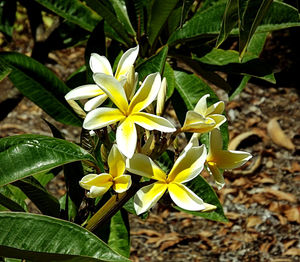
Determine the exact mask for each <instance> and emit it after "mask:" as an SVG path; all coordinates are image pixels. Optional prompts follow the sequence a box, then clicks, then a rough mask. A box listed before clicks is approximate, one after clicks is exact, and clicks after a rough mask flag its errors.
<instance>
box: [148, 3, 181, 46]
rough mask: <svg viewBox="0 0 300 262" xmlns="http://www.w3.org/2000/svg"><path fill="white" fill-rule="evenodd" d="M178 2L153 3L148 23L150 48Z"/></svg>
mask: <svg viewBox="0 0 300 262" xmlns="http://www.w3.org/2000/svg"><path fill="white" fill-rule="evenodd" d="M177 1H178V0H164V1H155V2H154V4H153V6H152V10H151V16H150V21H149V28H148V34H149V42H150V45H151V46H152V45H153V43H154V41H155V39H156V38H157V36H158V34H159V32H160V31H161V30H162V28H163V26H164V24H165V22H166V21H167V19H168V17H169V15H170V13H171V12H172V10H173V9H174V7H175V6H176V4H177Z"/></svg>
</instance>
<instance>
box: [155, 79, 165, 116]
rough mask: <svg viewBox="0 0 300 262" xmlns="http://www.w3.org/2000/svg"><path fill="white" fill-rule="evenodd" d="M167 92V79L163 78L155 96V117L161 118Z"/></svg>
mask: <svg viewBox="0 0 300 262" xmlns="http://www.w3.org/2000/svg"><path fill="white" fill-rule="evenodd" d="M166 92H167V79H166V78H165V77H164V78H163V80H162V82H161V85H160V89H159V92H158V95H157V105H156V115H158V116H161V115H162V113H163V111H164V106H165V99H166Z"/></svg>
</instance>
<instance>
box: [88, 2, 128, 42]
mask: <svg viewBox="0 0 300 262" xmlns="http://www.w3.org/2000/svg"><path fill="white" fill-rule="evenodd" d="M86 3H87V5H88V6H89V7H91V8H92V9H93V10H95V11H96V12H97V13H98V14H99V15H101V16H102V17H103V18H104V19H105V22H106V23H107V24H108V25H109V26H110V27H111V28H113V29H114V30H115V32H116V33H117V34H118V36H119V37H120V38H121V39H122V40H123V41H124V42H125V43H126V45H127V46H131V45H132V43H133V41H132V40H131V39H130V38H129V36H128V33H127V31H126V30H125V28H124V26H123V24H122V23H121V22H120V21H119V19H118V17H116V16H115V14H114V13H113V12H112V10H111V9H110V8H109V6H108V5H109V4H110V3H109V2H107V1H103V0H87V1H86Z"/></svg>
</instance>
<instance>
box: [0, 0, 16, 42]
mask: <svg viewBox="0 0 300 262" xmlns="http://www.w3.org/2000/svg"><path fill="white" fill-rule="evenodd" d="M16 11H17V1H14V0H3V1H1V3H0V21H1V23H0V32H2V33H4V34H5V35H7V36H10V37H12V33H13V26H14V22H15V19H16Z"/></svg>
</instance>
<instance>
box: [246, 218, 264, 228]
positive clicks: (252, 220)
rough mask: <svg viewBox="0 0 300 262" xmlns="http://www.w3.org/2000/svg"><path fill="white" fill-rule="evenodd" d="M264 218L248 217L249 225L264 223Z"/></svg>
mask: <svg viewBox="0 0 300 262" xmlns="http://www.w3.org/2000/svg"><path fill="white" fill-rule="evenodd" d="M262 222H263V221H262V219H261V218H260V217H258V216H250V217H248V219H247V227H254V226H257V225H260V224H261V223H262Z"/></svg>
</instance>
